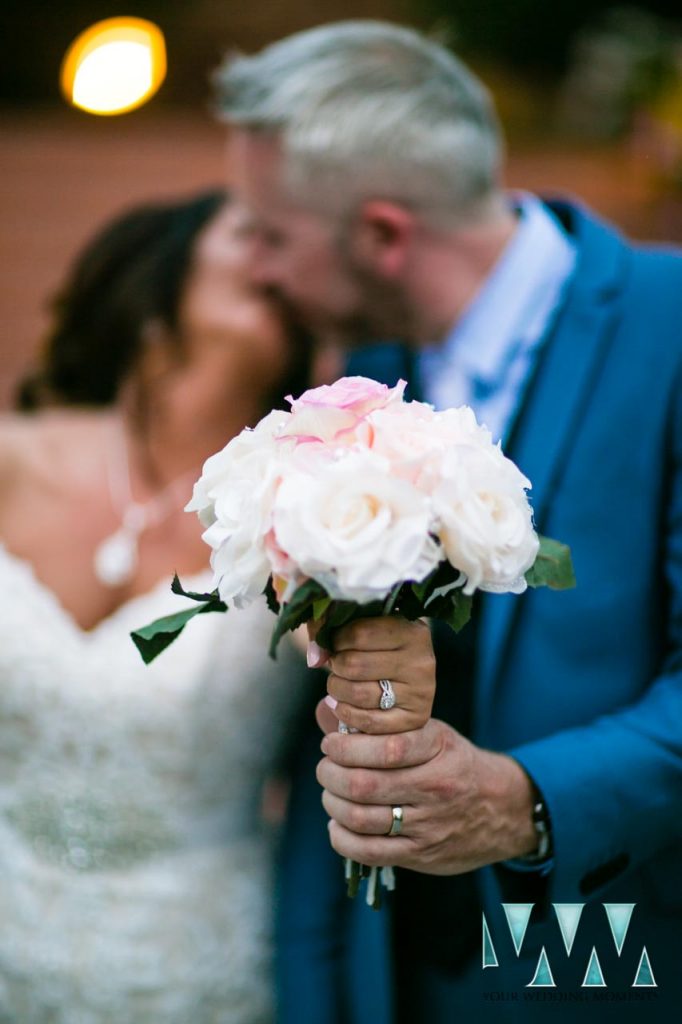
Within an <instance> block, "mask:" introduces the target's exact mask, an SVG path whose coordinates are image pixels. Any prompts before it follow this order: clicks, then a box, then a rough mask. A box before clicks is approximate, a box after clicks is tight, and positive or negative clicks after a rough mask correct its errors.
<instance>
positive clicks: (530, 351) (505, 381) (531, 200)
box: [416, 193, 576, 441]
mask: <svg viewBox="0 0 682 1024" xmlns="http://www.w3.org/2000/svg"><path fill="white" fill-rule="evenodd" d="M512 201H513V202H514V206H515V208H516V209H517V211H518V213H519V222H518V227H517V228H516V231H515V232H514V234H513V235H512V237H511V239H510V240H509V242H508V243H507V245H506V247H505V249H504V250H503V252H502V255H501V256H500V258H499V260H498V261H497V263H496V265H495V266H494V267H493V269H492V272H491V273H490V274H489V276H488V277H487V279H486V281H485V283H484V285H483V287H482V288H481V290H480V291H479V292H478V293H477V295H476V296H475V297H474V299H473V300H472V301H471V303H470V304H469V306H468V307H467V308H466V310H465V311H464V313H463V314H462V316H461V317H460V318H459V320H458V321H457V323H456V324H455V326H454V327H453V329H452V331H451V332H450V334H449V335H448V336H447V338H446V339H445V341H444V342H443V343H442V344H440V345H433V346H430V347H428V348H426V349H424V350H422V351H421V352H420V353H419V355H418V356H417V365H416V371H417V375H418V379H419V382H420V391H421V394H422V396H423V397H424V399H425V400H426V401H427V402H430V403H431V404H432V405H434V406H435V407H436V409H444V408H448V407H451V406H458V405H470V406H471V407H472V408H473V410H474V412H475V413H476V417H477V419H478V420H479V422H481V423H485V424H486V426H487V427H488V429H489V430H490V431H491V433H492V435H493V438H494V440H496V441H497V440H498V439H500V438H503V437H504V435H505V432H506V430H507V427H508V426H509V424H510V421H511V418H512V416H513V413H514V411H515V409H516V407H517V405H518V403H519V400H520V398H521V396H522V393H523V390H524V386H525V384H526V381H527V380H528V378H529V375H530V372H531V370H532V368H533V365H534V362H535V358H536V356H537V354H538V352H539V349H540V347H541V346H540V343H541V342H542V340H543V338H544V337H545V336H546V333H547V328H548V327H549V325H550V322H551V320H552V317H553V315H554V313H555V312H556V310H557V308H558V306H559V303H560V301H561V297H562V294H563V291H564V289H565V287H566V285H567V283H568V281H569V279H570V277H571V274H572V272H573V269H574V267H575V262H576V249H575V245H574V244H573V242H572V241H571V239H570V238H569V236H568V235H567V234H566V232H565V231H564V230H563V228H562V226H561V224H560V223H559V221H558V220H557V219H556V217H555V216H554V215H553V214H552V213H551V212H550V211H549V210H548V209H547V207H546V206H544V205H543V204H542V202H541V201H540V200H539V199H537V198H536V197H535V196H533V195H530V194H528V193H520V194H515V195H514V196H513V197H512Z"/></svg>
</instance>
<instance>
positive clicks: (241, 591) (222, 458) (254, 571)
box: [186, 410, 293, 607]
mask: <svg viewBox="0 0 682 1024" xmlns="http://www.w3.org/2000/svg"><path fill="white" fill-rule="evenodd" d="M288 419H289V413H286V412H281V411H279V410H275V411H274V412H272V413H270V414H269V415H268V416H266V417H265V418H264V419H263V420H261V421H260V423H259V424H258V425H257V426H256V427H255V428H254V429H253V430H243V431H242V432H241V433H240V434H238V435H237V437H235V438H233V439H232V440H231V441H230V442H229V444H227V445H226V446H225V448H224V449H223V450H222V451H221V452H218V453H217V454H216V455H213V456H211V458H210V459H208V460H207V462H206V464H205V465H204V470H203V473H202V476H201V478H200V479H199V480H198V481H197V483H196V484H195V487H194V494H193V497H192V500H191V501H190V502H189V504H188V505H187V506H186V508H187V511H196V512H197V513H198V515H199V519H200V520H201V522H202V524H203V525H204V526H206V527H207V529H206V531H205V532H204V534H203V539H204V540H205V541H206V543H207V544H208V545H209V546H210V547H211V548H212V554H211V566H212V567H213V573H214V578H215V583H216V585H217V587H218V590H219V592H220V596H221V598H222V599H223V600H224V601H233V602H234V604H235V605H236V606H237V607H243V606H244V605H246V604H248V603H249V602H250V601H252V600H253V599H254V598H255V597H258V595H259V594H260V593H262V591H263V588H264V586H265V584H266V582H267V579H268V576H269V575H270V571H271V567H270V561H269V559H268V552H267V548H266V535H267V534H268V532H269V530H270V529H271V527H272V502H273V496H274V493H275V491H276V489H277V486H278V485H279V481H280V479H281V474H282V472H283V470H284V466H285V464H286V460H287V458H288V457H289V456H290V454H291V449H292V447H293V442H292V441H283V440H279V434H280V432H281V429H282V427H283V426H284V424H285V423H286V422H287V421H288Z"/></svg>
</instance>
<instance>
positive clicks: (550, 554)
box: [526, 537, 576, 590]
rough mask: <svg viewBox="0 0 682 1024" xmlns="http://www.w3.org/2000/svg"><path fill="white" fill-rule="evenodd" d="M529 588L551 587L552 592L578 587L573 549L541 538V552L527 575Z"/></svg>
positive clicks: (556, 541) (558, 542) (555, 541)
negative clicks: (572, 554)
mask: <svg viewBox="0 0 682 1024" xmlns="http://www.w3.org/2000/svg"><path fill="white" fill-rule="evenodd" d="M526 583H527V584H528V586H529V587H551V588H552V590H570V589H571V587H574V586H575V585H576V583H575V573H574V571H573V562H572V560H571V549H570V548H569V547H568V546H567V545H566V544H562V543H561V542H560V541H558V540H552V539H551V538H550V537H540V550H539V551H538V555H537V558H536V559H535V562H534V564H533V565H532V566H531V567H530V569H529V570H528V572H527V573H526Z"/></svg>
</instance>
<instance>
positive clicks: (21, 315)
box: [0, 0, 682, 408]
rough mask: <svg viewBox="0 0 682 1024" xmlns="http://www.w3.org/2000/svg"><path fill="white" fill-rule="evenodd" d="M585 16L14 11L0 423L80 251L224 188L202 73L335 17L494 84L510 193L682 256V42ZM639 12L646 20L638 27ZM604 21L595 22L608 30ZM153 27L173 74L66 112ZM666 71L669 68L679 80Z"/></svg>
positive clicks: (418, 11) (481, 8)
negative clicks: (539, 199)
mask: <svg viewBox="0 0 682 1024" xmlns="http://www.w3.org/2000/svg"><path fill="white" fill-rule="evenodd" d="M608 6H609V5H608V4H607V3H603V2H588V0H552V2H551V4H547V2H546V0H543V2H540V0H514V2H513V3H511V2H510V3H503V2H500V0H362V2H354V0H345V2H344V4H343V5H342V4H341V3H340V0H317V2H316V3H315V4H313V3H312V2H311V0H280V2H271V0H265V2H254V3H244V2H240V3H237V2H236V0H163V2H162V0H125V2H121V3H117V2H103V0H56V2H49V0H43V2H37V0H13V2H11V4H10V5H8V4H5V5H4V8H3V12H2V16H1V19H0V46H1V47H2V52H1V53H0V408H1V407H3V406H7V405H8V404H9V403H10V401H11V395H12V392H13V389H14V387H15V383H16V381H17V379H18V377H19V376H20V375H21V373H22V372H23V370H24V369H25V368H26V367H27V366H28V364H29V363H30V362H31V360H32V359H33V357H34V354H35V352H36V350H37V347H38V346H39V344H40V338H41V335H42V333H43V331H44V328H45V325H46V323H47V317H48V315H49V313H48V306H47V301H48V299H49V296H50V295H51V294H52V293H53V292H54V290H55V289H56V287H57V285H58V284H59V281H60V280H61V278H62V275H63V272H64V269H65V267H66V265H67V263H68V261H69V260H70V259H71V258H72V257H73V255H74V254H75V252H76V251H77V250H78V248H79V246H80V245H81V244H82V242H83V240H84V239H85V238H87V237H88V235H89V234H90V233H91V232H92V230H93V229H94V228H95V227H96V226H98V225H99V224H100V223H101V222H102V221H103V220H104V219H105V218H107V217H109V216H111V215H112V214H113V213H115V212H118V211H119V210H120V209H121V208H122V207H124V206H126V205H128V204H130V203H131V202H135V201H138V200H143V199H147V198H149V197H154V196H171V195H176V194H178V193H183V192H187V191H191V190H192V189H195V188H200V187H204V186H206V185H212V184H214V183H216V182H221V181H222V180H224V177H225V173H226V168H225V164H224V155H223V134H224V133H223V129H222V128H221V127H220V126H219V125H217V124H216V123H215V122H214V121H213V119H212V117H211V115H210V112H209V98H210V84H209V79H210V71H211V69H213V68H215V66H216V65H217V64H218V63H219V61H220V59H221V57H222V56H223V55H224V54H225V52H226V51H228V50H230V49H232V48H235V47H238V48H240V49H244V50H252V49H254V48H257V47H258V46H260V45H262V44H263V43H264V42H266V41H268V40H270V39H274V38H277V37H279V36H282V35H285V34H287V33H289V32H292V31H295V30H296V29H299V28H303V27H307V26H310V25H314V24H320V23H322V22H326V21H331V20H335V19H337V18H339V17H383V18H388V19H390V20H394V21H400V22H404V23H408V24H415V25H417V26H420V27H423V28H424V27H427V28H428V27H431V28H433V27H435V28H436V29H437V30H438V31H440V32H444V33H445V34H446V35H447V36H448V37H449V39H450V40H451V41H452V43H453V44H454V46H455V48H456V49H457V51H458V52H459V53H461V54H462V55H464V56H466V58H467V59H468V60H469V61H470V63H472V64H473V66H474V67H475V68H476V70H478V71H479V73H480V74H481V75H482V77H483V78H484V79H485V80H486V82H488V84H489V85H490V87H491V89H492V91H493V93H494V96H495V99H496V102H497V104H498V106H499V108H500V111H501V114H502V118H503V121H504V123H505V127H506V129H507V134H508V137H509V151H510V156H509V172H508V181H509V183H510V185H512V186H514V187H524V188H530V189H534V190H538V191H543V192H550V193H557V192H570V193H573V194H577V195H580V196H582V197H583V198H584V199H585V200H586V201H588V202H589V203H591V204H592V205H593V206H594V207H595V208H596V209H597V210H598V211H600V212H601V213H603V214H604V215H605V216H607V217H609V218H611V219H613V220H615V221H616V222H617V223H618V224H620V225H621V226H622V227H623V228H624V229H626V230H627V231H629V232H630V233H632V234H634V235H636V236H638V237H642V238H657V239H661V240H673V239H678V240H682V204H681V202H680V197H681V196H682V43H681V42H680V40H682V34H676V33H677V29H676V28H675V26H674V24H673V23H672V22H668V21H666V20H663V21H659V20H657V19H656V18H654V19H653V20H652V19H651V17H650V12H651V11H656V10H657V11H660V12H664V13H665V10H666V8H667V7H668V6H669V5H668V4H666V3H663V2H659V3H655V2H649V3H645V4H643V5H640V7H639V8H638V9H637V10H635V11H634V12H632V11H630V14H627V12H626V13H625V14H623V13H622V12H621V13H620V14H619V13H618V11H616V12H615V13H613V12H612V11H611V13H609V11H608V10H607V8H608ZM645 8H646V9H648V11H649V13H647V10H645ZM604 12H606V13H604ZM117 14H135V15H138V16H142V17H149V18H152V19H153V20H155V21H157V23H158V24H159V25H160V26H161V27H162V28H163V30H164V32H165V34H166V39H167V43H168V55H169V73H168V78H167V81H166V83H165V84H164V85H163V87H162V89H161V91H160V92H159V94H158V95H157V96H156V97H155V98H154V99H153V100H152V101H151V102H150V103H149V104H148V105H147V106H146V107H143V108H142V109H140V110H138V111H135V112H133V113H131V114H128V115H125V116H123V117H112V118H96V117H92V116H90V115H87V114H84V113H82V112H80V111H77V110H74V109H71V108H69V107H67V106H66V104H65V103H64V102H63V100H62V99H61V97H60V94H59V88H58V72H59V66H60V63H61V60H62V57H63V55H64V52H65V50H66V48H67V46H68V45H69V43H70V42H71V41H72V40H73V38H74V37H75V36H76V35H77V34H78V33H79V32H80V31H81V30H82V29H84V28H86V27H87V26H88V25H90V24H92V22H94V21H96V20H98V19H99V18H104V17H111V16H114V15H117ZM676 62H677V63H676Z"/></svg>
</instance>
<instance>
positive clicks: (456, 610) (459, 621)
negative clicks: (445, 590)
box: [438, 590, 473, 633]
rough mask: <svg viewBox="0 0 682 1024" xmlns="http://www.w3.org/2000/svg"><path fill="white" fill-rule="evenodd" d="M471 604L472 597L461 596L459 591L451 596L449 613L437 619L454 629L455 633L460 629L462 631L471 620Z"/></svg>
mask: <svg viewBox="0 0 682 1024" xmlns="http://www.w3.org/2000/svg"><path fill="white" fill-rule="evenodd" d="M472 602H473V597H472V596H470V595H469V594H463V593H462V591H461V590H458V591H456V593H455V594H453V596H452V602H451V606H450V611H449V613H445V614H441V615H439V616H438V618H440V619H442V620H443V621H444V622H447V624H448V626H450V628H451V629H454V631H455V633H459V631H460V629H464V627H465V626H466V624H467V622H468V621H469V619H470V618H471V606H472Z"/></svg>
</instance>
